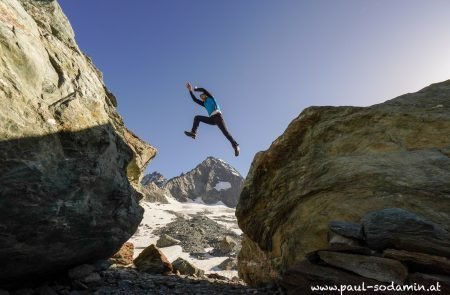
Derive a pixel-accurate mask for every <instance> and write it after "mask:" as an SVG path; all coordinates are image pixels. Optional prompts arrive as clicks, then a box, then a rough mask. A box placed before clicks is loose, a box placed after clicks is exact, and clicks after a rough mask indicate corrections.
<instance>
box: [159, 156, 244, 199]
mask: <svg viewBox="0 0 450 295" xmlns="http://www.w3.org/2000/svg"><path fill="white" fill-rule="evenodd" d="M243 182H244V178H243V177H242V176H241V175H240V174H239V172H237V171H236V169H234V168H233V167H231V166H230V165H229V164H227V163H225V162H224V161H222V160H220V159H216V158H213V157H208V158H207V159H206V160H205V161H203V162H202V163H201V164H199V165H198V166H197V167H195V169H193V170H191V171H189V172H188V173H186V174H183V175H181V176H178V177H175V178H172V179H170V180H169V181H168V182H167V184H166V185H165V186H164V188H165V189H167V190H168V191H169V192H170V194H171V195H172V196H173V197H174V198H176V199H177V200H179V201H181V202H185V201H187V200H188V199H191V200H195V199H197V198H201V199H202V200H203V201H204V202H205V203H206V204H215V203H217V202H219V201H221V202H223V203H224V204H225V205H227V206H228V207H236V205H237V202H238V200H239V195H240V192H241V189H242V185H243Z"/></svg>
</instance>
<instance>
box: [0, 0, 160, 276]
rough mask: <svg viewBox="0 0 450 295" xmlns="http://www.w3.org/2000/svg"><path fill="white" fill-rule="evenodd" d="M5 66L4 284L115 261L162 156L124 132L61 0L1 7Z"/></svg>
mask: <svg viewBox="0 0 450 295" xmlns="http://www.w3.org/2000/svg"><path fill="white" fill-rule="evenodd" d="M0 63H1V66H0V126H1V127H0V175H1V177H0V187H1V190H0V200H1V201H0V245H1V247H0V259H1V261H2V267H1V268H0V285H8V284H13V283H14V282H15V281H17V280H19V279H22V278H24V277H33V278H37V277H39V276H47V275H49V274H50V273H53V272H59V271H61V270H64V269H67V268H68V267H71V266H74V265H77V264H81V263H84V262H90V261H93V260H95V259H99V258H104V257H108V256H110V255H112V254H114V252H116V251H117V250H118V248H119V247H120V246H121V245H122V244H123V243H124V242H125V241H126V240H127V239H128V238H129V237H130V236H131V235H132V234H133V233H134V232H135V230H136V228H137V226H138V225H139V222H140V220H141V218H142V213H143V210H142V208H141V207H140V206H139V205H138V199H140V198H141V197H142V196H141V194H140V193H139V192H138V190H139V181H140V178H141V172H142V171H143V170H144V169H145V166H146V165H147V163H148V162H149V161H150V160H151V159H152V158H153V157H154V156H155V154H156V150H155V149H154V148H153V147H151V146H150V145H148V144H147V143H145V142H143V141H141V140H140V139H139V138H138V137H137V136H136V135H134V134H133V133H132V132H131V131H129V130H128V129H127V128H126V127H125V126H124V123H123V121H122V119H121V117H120V116H119V114H118V113H117V111H116V106H117V100H116V98H115V96H114V95H113V94H112V93H111V92H110V91H109V90H108V89H107V88H106V86H105V84H104V82H103V78H102V74H101V72H100V71H99V70H98V69H97V68H96V67H95V65H94V64H93V63H92V61H91V60H90V58H89V57H87V56H86V55H85V54H84V53H83V52H81V50H80V49H79V48H78V46H77V44H76V42H75V37H74V32H73V30H72V28H71V26H70V24H69V22H68V20H67V18H66V16H65V15H64V13H63V12H62V11H61V8H60V7H59V5H58V3H57V2H56V1H52V0H47V1H36V0H21V1H19V0H1V1H0ZM25 179H26V181H24V180H25Z"/></svg>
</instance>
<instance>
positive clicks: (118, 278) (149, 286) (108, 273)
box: [0, 265, 282, 295]
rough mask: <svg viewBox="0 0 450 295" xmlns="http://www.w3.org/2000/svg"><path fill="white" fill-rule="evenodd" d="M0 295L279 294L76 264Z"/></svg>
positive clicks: (225, 282)
mask: <svg viewBox="0 0 450 295" xmlns="http://www.w3.org/2000/svg"><path fill="white" fill-rule="evenodd" d="M0 294H1V295H8V294H11V295H34V294H39V295H57V294H61V295H87V294H97V295H100V294H101V295H106V294H108V295H109V294H133V295H139V294H164V295H166V294H282V291H281V290H279V289H278V288H277V287H276V286H272V287H266V288H252V287H249V286H246V285H245V283H244V282H243V281H242V280H237V279H235V280H227V279H215V278H208V277H206V276H203V277H195V276H184V275H152V274H148V273H141V272H138V271H137V270H136V269H134V268H131V267H125V268H117V267H112V268H108V269H105V270H95V269H93V267H89V266H86V265H84V266H80V267H78V269H75V270H72V272H69V276H68V277H67V278H62V279H60V280H58V281H49V282H47V283H45V284H43V285H41V286H39V287H34V288H24V289H18V290H14V291H6V290H0Z"/></svg>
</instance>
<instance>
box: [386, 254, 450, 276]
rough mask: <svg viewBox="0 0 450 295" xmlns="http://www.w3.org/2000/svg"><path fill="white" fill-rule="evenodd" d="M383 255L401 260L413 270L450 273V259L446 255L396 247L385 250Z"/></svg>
mask: <svg viewBox="0 0 450 295" xmlns="http://www.w3.org/2000/svg"><path fill="white" fill-rule="evenodd" d="M383 257H387V258H392V259H395V260H398V261H401V262H403V263H405V264H407V265H408V267H409V269H410V270H413V271H421V272H428V273H434V274H444V275H450V259H448V258H445V257H441V256H434V255H429V254H425V253H419V252H409V251H405V250H394V249H386V250H384V251H383Z"/></svg>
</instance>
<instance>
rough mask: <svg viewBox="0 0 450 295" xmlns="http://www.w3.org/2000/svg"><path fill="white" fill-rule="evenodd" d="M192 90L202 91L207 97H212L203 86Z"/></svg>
mask: <svg viewBox="0 0 450 295" xmlns="http://www.w3.org/2000/svg"><path fill="white" fill-rule="evenodd" d="M194 91H197V92H202V93H203V94H206V95H207V96H208V97H213V96H212V94H211V93H210V92H209V91H208V90H206V89H205V88H202V87H195V89H194Z"/></svg>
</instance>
